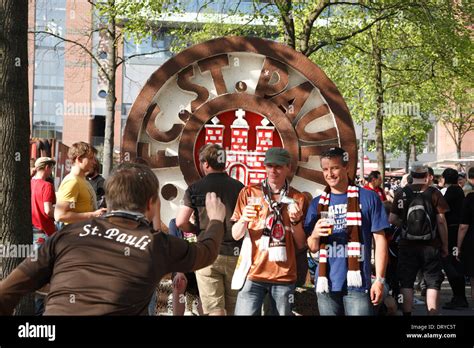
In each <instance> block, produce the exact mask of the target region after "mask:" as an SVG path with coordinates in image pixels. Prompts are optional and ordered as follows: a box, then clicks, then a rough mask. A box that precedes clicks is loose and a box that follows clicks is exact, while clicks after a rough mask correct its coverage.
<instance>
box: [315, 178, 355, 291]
mask: <svg viewBox="0 0 474 348" xmlns="http://www.w3.org/2000/svg"><path fill="white" fill-rule="evenodd" d="M330 193H331V188H330V187H329V186H326V188H325V189H324V192H323V193H322V195H321V197H320V199H319V203H318V215H317V218H318V220H319V219H320V218H321V212H322V211H328V209H329V201H330ZM346 222H347V224H346V225H347V234H348V236H349V241H348V244H347V256H348V257H347V259H348V260H347V262H348V272H347V286H353V287H361V286H362V275H361V271H360V265H359V260H360V256H361V244H360V240H361V239H360V232H361V226H362V215H361V213H360V205H359V187H358V186H355V185H354V184H352V183H349V187H348V188H347V213H346ZM326 241H327V237H323V238H321V242H320V244H319V273H318V282H317V284H316V292H319V293H321V292H329V282H328V267H327V259H328V255H327V249H326Z"/></svg>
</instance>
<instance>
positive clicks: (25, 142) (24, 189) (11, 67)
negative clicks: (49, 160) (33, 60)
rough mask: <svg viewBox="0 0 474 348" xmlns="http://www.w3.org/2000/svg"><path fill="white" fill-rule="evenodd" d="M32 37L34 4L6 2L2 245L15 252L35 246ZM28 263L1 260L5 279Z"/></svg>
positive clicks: (0, 62) (0, 14) (1, 71)
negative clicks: (30, 90) (29, 35)
mask: <svg viewBox="0 0 474 348" xmlns="http://www.w3.org/2000/svg"><path fill="white" fill-rule="evenodd" d="M27 31H28V1H27V0H0V144H1V145H0V146H1V149H2V151H0V207H1V212H0V243H1V244H2V245H10V246H19V245H21V244H23V245H25V244H27V245H32V239H33V236H32V229H31V210H30V206H31V203H30V195H31V193H30V175H29V174H30V172H29V162H30V161H29V147H28V146H29V136H30V134H29V130H30V122H29V115H28V55H27V42H28V41H27ZM10 249H11V247H10ZM19 256H21V255H19ZM23 256H26V255H23ZM22 260H23V258H21V257H2V258H0V265H1V276H2V278H4V277H6V276H7V275H8V274H9V273H10V272H11V271H12V270H13V269H14V268H15V267H16V266H17V265H18V264H19V263H20V262H21V261H22ZM26 299H27V300H26V301H22V302H21V303H20V305H19V306H18V307H17V309H16V314H22V315H26V314H33V301H32V298H31V297H29V298H28V297H26Z"/></svg>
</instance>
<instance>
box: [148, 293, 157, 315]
mask: <svg viewBox="0 0 474 348" xmlns="http://www.w3.org/2000/svg"><path fill="white" fill-rule="evenodd" d="M157 301H158V298H157V296H156V289H155V291H153V295H152V296H151V299H150V303H149V304H148V315H156V314H155V308H156V302H157Z"/></svg>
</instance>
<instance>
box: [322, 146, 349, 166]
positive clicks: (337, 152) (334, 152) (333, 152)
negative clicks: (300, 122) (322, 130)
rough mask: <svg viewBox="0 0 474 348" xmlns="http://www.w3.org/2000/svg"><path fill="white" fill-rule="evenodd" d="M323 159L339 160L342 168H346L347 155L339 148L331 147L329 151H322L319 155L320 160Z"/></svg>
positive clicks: (347, 162)
mask: <svg viewBox="0 0 474 348" xmlns="http://www.w3.org/2000/svg"><path fill="white" fill-rule="evenodd" d="M323 158H330V159H332V158H340V159H341V163H342V166H343V167H347V165H348V164H349V154H348V153H347V151H346V150H344V149H343V148H340V147H331V148H330V149H328V150H326V151H324V152H323V153H322V154H321V155H320V159H323Z"/></svg>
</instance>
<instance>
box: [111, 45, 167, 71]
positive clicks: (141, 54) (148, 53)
mask: <svg viewBox="0 0 474 348" xmlns="http://www.w3.org/2000/svg"><path fill="white" fill-rule="evenodd" d="M169 51H170V50H169V49H168V50H158V51H153V52H145V53H137V54H132V55H131V56H128V57H127V58H125V59H124V58H122V57H117V59H120V62H118V63H117V68H118V67H119V66H120V65H121V64H123V63H126V62H128V61H129V60H130V59H132V58H135V57H142V56H148V55H152V54H156V53H161V52H169Z"/></svg>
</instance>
